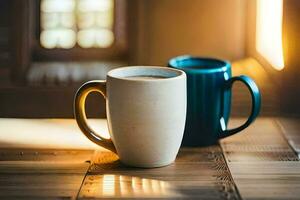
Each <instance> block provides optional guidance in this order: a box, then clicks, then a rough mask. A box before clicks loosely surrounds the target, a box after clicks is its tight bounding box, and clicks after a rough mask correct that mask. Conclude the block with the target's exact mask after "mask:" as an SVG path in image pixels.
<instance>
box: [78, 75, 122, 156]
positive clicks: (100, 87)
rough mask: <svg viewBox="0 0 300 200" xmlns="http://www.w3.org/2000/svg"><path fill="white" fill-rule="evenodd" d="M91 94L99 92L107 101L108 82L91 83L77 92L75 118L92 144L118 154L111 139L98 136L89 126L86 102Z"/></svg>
mask: <svg viewBox="0 0 300 200" xmlns="http://www.w3.org/2000/svg"><path fill="white" fill-rule="evenodd" d="M91 92H99V93H100V94H102V96H103V97H104V98H105V99H106V81H100V80H99V81H98V80H97V81H89V82H86V83H85V84H83V85H82V86H81V87H80V88H79V89H78V91H77V92H76V95H75V99H74V116H75V119H76V122H77V124H78V126H79V128H80V130H81V131H82V132H83V134H84V135H85V136H86V137H87V138H88V139H90V140H91V141H92V142H94V143H96V144H98V145H100V146H102V147H104V148H106V149H108V150H110V151H112V152H115V153H116V149H115V146H114V144H113V142H112V140H111V139H106V138H104V137H102V136H100V135H98V134H96V133H95V132H94V131H93V130H92V129H91V128H90V127H89V125H88V123H87V118H86V113H85V100H86V98H87V96H88V95H89V94H90V93H91Z"/></svg>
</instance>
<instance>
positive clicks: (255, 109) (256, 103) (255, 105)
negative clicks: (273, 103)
mask: <svg viewBox="0 0 300 200" xmlns="http://www.w3.org/2000/svg"><path fill="white" fill-rule="evenodd" d="M236 81H241V82H242V83H244V84H245V85H246V86H247V88H248V90H249V92H250V94H251V99H252V108H251V113H250V116H249V117H248V119H247V121H246V122H245V123H244V124H243V125H241V126H239V127H237V128H234V129H229V130H227V129H226V123H225V119H224V118H223V117H222V118H221V119H220V123H221V128H222V134H221V135H220V138H225V137H228V136H231V135H233V134H236V133H238V132H240V131H242V130H244V129H245V128H247V127H248V126H249V125H250V124H251V123H252V122H253V121H254V120H255V118H256V117H257V116H258V114H259V111H260V107H261V95H260V92H259V89H258V87H257V85H256V84H255V82H254V81H253V80H252V79H251V78H250V77H248V76H244V75H241V76H236V77H232V78H230V79H228V80H227V82H226V84H225V90H231V88H232V85H233V83H234V82H236ZM223 101H224V100H223ZM223 103H224V102H223ZM224 109H225V106H223V112H224Z"/></svg>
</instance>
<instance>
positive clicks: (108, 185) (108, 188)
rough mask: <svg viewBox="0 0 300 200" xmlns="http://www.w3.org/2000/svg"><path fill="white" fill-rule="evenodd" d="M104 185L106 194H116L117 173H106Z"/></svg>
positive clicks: (104, 193)
mask: <svg viewBox="0 0 300 200" xmlns="http://www.w3.org/2000/svg"><path fill="white" fill-rule="evenodd" d="M102 185H103V187H102V194H103V195H104V196H113V195H115V175H104V177H103V183H102Z"/></svg>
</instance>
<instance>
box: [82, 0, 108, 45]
mask: <svg viewBox="0 0 300 200" xmlns="http://www.w3.org/2000/svg"><path fill="white" fill-rule="evenodd" d="M113 7H114V6H113V0H78V10H77V16H78V21H77V25H78V29H79V31H78V36H77V42H78V45H79V46H80V47H82V48H91V47H94V48H106V47H109V46H110V45H112V43H113V41H114V35H113V32H112V29H113Z"/></svg>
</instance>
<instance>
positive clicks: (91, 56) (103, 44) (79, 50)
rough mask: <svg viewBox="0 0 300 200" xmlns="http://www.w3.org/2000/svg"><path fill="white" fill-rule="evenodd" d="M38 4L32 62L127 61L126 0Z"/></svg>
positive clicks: (62, 0)
mask: <svg viewBox="0 0 300 200" xmlns="http://www.w3.org/2000/svg"><path fill="white" fill-rule="evenodd" d="M37 2H38V4H37V6H36V11H37V12H36V14H35V15H36V19H37V21H36V23H34V24H33V26H34V27H35V29H36V32H35V33H36V34H35V39H34V41H33V57H32V58H33V60H35V61H51V60H55V61H70V60H71V61H76V60H78V61H80V60H103V59H105V60H111V59H113V60H115V59H117V60H124V59H126V52H127V30H126V29H127V15H126V0H40V1H37ZM33 18H35V17H33Z"/></svg>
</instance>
